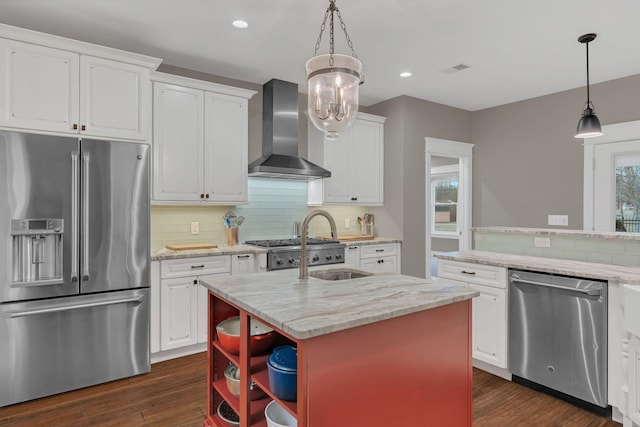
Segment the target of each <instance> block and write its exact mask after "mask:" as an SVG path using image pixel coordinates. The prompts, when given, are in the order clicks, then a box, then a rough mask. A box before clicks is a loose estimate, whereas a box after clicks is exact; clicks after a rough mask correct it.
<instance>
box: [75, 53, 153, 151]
mask: <svg viewBox="0 0 640 427" xmlns="http://www.w3.org/2000/svg"><path fill="white" fill-rule="evenodd" d="M150 86H151V82H150V80H149V70H147V69H146V68H144V67H140V66H137V65H131V64H125V63H124V62H118V61H111V60H108V59H102V58H94V57H91V56H82V57H80V125H81V132H82V133H84V134H87V135H94V136H104V137H110V138H123V139H135V140H145V139H146V137H147V127H148V125H149V117H148V116H149V115H150V102H149V100H150V99H151V89H150Z"/></svg>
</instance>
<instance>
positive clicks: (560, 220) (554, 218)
mask: <svg viewBox="0 0 640 427" xmlns="http://www.w3.org/2000/svg"><path fill="white" fill-rule="evenodd" d="M548 218H549V219H548V224H549V225H562V226H568V225H569V215H549V217H548Z"/></svg>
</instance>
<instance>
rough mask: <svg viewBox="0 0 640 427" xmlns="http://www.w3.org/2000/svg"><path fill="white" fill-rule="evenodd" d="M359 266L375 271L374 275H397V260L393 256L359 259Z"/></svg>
mask: <svg viewBox="0 0 640 427" xmlns="http://www.w3.org/2000/svg"><path fill="white" fill-rule="evenodd" d="M360 266H361V267H366V268H370V269H372V270H375V271H376V273H397V272H398V259H397V258H396V257H395V256H388V257H379V258H360Z"/></svg>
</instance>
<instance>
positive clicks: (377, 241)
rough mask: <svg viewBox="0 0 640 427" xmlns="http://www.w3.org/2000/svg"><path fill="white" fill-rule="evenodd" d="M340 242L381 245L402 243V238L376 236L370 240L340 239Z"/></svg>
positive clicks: (348, 244)
mask: <svg viewBox="0 0 640 427" xmlns="http://www.w3.org/2000/svg"><path fill="white" fill-rule="evenodd" d="M338 240H340V235H338ZM340 243H346V245H347V246H350V245H358V246H364V245H380V244H382V243H402V239H393V238H388V237H376V238H374V239H368V240H351V239H349V240H340Z"/></svg>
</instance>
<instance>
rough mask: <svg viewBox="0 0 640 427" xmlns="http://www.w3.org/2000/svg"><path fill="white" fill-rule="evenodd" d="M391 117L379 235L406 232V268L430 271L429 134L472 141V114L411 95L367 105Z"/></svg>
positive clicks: (378, 214)
mask: <svg viewBox="0 0 640 427" xmlns="http://www.w3.org/2000/svg"><path fill="white" fill-rule="evenodd" d="M367 112H370V113H372V114H379V115H382V116H386V117H387V121H386V122H385V130H384V152H385V158H384V176H385V179H384V206H383V207H380V208H375V209H372V212H374V213H375V215H376V228H377V230H378V234H379V235H383V236H389V237H401V238H402V239H403V243H402V273H403V274H409V275H412V276H418V277H424V276H425V265H426V264H425V262H426V242H425V240H426V224H425V215H426V200H425V181H426V178H425V176H426V175H425V164H424V163H425V154H424V148H425V141H424V138H425V137H427V136H430V137H434V138H444V139H450V140H455V141H461V142H470V141H471V113H470V112H469V111H465V110H461V109H459V108H453V107H449V106H446V105H442V104H436V103H434V102H429V101H424V100H420V99H417V98H412V97H408V96H401V97H398V98H393V99H390V100H387V101H384V102H382V103H379V104H376V105H373V106H371V107H369V108H367Z"/></svg>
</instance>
